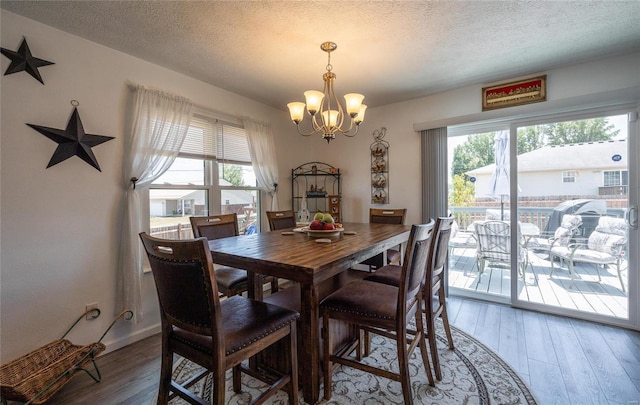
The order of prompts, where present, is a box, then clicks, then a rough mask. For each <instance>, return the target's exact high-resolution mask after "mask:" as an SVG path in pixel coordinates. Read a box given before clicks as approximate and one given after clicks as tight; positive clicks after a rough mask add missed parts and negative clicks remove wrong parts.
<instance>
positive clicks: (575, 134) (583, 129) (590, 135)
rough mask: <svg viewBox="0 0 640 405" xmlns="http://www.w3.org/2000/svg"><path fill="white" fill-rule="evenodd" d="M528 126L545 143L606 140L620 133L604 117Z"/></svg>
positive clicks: (561, 143) (564, 143) (565, 143)
mask: <svg viewBox="0 0 640 405" xmlns="http://www.w3.org/2000/svg"><path fill="white" fill-rule="evenodd" d="M530 128H532V130H533V131H535V132H537V133H538V134H540V135H541V136H543V137H544V139H545V144H546V145H567V144H572V143H584V142H597V141H608V140H611V139H613V138H614V137H616V136H617V135H618V133H620V131H619V130H616V129H615V126H614V125H613V124H611V123H610V122H609V121H608V120H607V119H606V118H592V119H588V120H581V121H567V122H557V123H554V124H545V125H536V126H534V127H530ZM518 153H520V152H519V151H518Z"/></svg>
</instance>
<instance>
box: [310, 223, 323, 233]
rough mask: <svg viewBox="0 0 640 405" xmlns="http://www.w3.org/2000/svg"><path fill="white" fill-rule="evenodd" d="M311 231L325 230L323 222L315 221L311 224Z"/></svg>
mask: <svg viewBox="0 0 640 405" xmlns="http://www.w3.org/2000/svg"><path fill="white" fill-rule="evenodd" d="M309 229H312V230H314V231H321V230H323V229H324V224H323V223H322V222H321V221H318V220H315V221H313V222H311V223H310V224H309Z"/></svg>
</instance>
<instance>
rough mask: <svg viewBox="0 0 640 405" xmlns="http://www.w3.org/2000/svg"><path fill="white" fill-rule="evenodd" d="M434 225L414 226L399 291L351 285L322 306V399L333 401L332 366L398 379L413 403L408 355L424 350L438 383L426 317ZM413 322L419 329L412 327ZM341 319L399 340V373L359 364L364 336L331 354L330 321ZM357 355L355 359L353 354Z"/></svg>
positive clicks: (372, 284) (379, 285) (407, 401)
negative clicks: (425, 291) (426, 285)
mask: <svg viewBox="0 0 640 405" xmlns="http://www.w3.org/2000/svg"><path fill="white" fill-rule="evenodd" d="M432 231H433V221H431V222H430V223H428V224H423V225H412V227H411V232H410V234H409V240H408V242H407V249H406V252H405V257H404V264H403V266H402V271H401V277H400V285H399V286H398V287H396V286H392V285H388V284H383V283H377V282H374V281H368V280H357V281H352V282H350V283H349V284H347V285H346V286H344V287H342V288H340V289H338V290H337V291H335V292H333V293H332V294H330V295H328V296H327V297H326V298H325V299H324V300H322V302H321V303H320V315H321V316H322V338H323V372H324V397H325V399H326V400H330V399H331V390H332V387H331V375H332V372H333V369H334V364H342V365H345V366H349V367H353V368H356V369H358V370H361V371H364V372H367V373H372V374H375V375H379V376H382V377H385V378H389V379H391V380H394V381H399V382H400V383H401V385H402V392H403V397H404V403H405V404H412V403H413V399H412V395H411V381H410V376H409V356H410V355H411V354H412V353H413V350H414V349H415V348H416V346H420V352H421V354H422V361H423V365H424V368H425V371H426V374H427V376H428V379H429V384H430V385H434V380H433V375H432V373H431V367H430V365H429V355H428V353H427V345H426V341H425V336H424V332H423V331H424V326H423V319H422V294H421V291H422V283H423V279H424V272H425V267H426V262H427V258H428V256H429V249H430V247H431V237H432ZM412 319H414V320H415V323H416V328H415V330H412V329H411V328H410V321H411V320H412ZM336 320H337V321H340V322H341V323H346V324H349V325H351V326H355V327H356V328H358V329H359V330H364V331H367V332H369V333H374V334H378V335H381V336H385V337H387V338H389V339H393V340H395V342H396V346H397V350H398V371H397V372H394V371H391V370H386V369H382V368H379V367H375V366H373V365H370V364H365V363H363V362H361V361H360V354H361V353H360V339H361V338H362V337H361V335H362V334H361V333H358V334H357V335H356V339H355V340H356V342H353V341H350V342H347V343H346V344H344V345H341V346H340V347H337V348H336V351H335V352H334V353H331V350H330V348H331V343H332V342H331V337H332V331H331V328H332V326H337V325H335V324H333V323H332V321H336ZM354 351H356V357H353V356H350V355H351V354H352V353H353V352H354Z"/></svg>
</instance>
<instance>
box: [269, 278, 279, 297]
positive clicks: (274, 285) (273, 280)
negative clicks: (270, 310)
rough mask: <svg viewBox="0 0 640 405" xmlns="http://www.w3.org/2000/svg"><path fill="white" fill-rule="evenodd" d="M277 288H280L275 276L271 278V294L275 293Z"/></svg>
mask: <svg viewBox="0 0 640 405" xmlns="http://www.w3.org/2000/svg"><path fill="white" fill-rule="evenodd" d="M279 289H280V288H279V287H278V278H277V277H274V278H273V279H272V280H271V294H275V293H277V292H278V290H279Z"/></svg>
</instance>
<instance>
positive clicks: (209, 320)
mask: <svg viewBox="0 0 640 405" xmlns="http://www.w3.org/2000/svg"><path fill="white" fill-rule="evenodd" d="M140 239H141V240H142V243H143V245H144V248H145V250H146V252H147V256H148V257H149V264H150V265H151V273H152V274H153V278H154V280H155V285H156V289H157V292H158V301H159V302H160V317H161V320H162V328H163V331H164V330H169V329H171V328H173V326H176V327H178V328H180V329H183V330H186V331H188V332H192V333H196V334H199V335H206V336H212V337H213V346H214V347H212V349H213V350H214V352H213V353H214V355H215V354H216V353H217V354H218V355H220V356H224V340H223V336H222V334H221V332H220V331H221V329H222V328H221V327H219V325H217V320H219V319H221V318H222V316H221V313H220V300H219V298H218V287H217V284H216V282H215V279H216V278H215V272H214V270H213V261H212V260H211V252H210V250H209V245H208V244H207V239H206V238H204V237H201V238H198V239H188V240H166V239H158V238H154V237H153V236H149V235H147V234H146V233H144V232H143V233H141V234H140ZM185 291H188V292H189V293H188V294H185ZM221 358H222V357H221Z"/></svg>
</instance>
